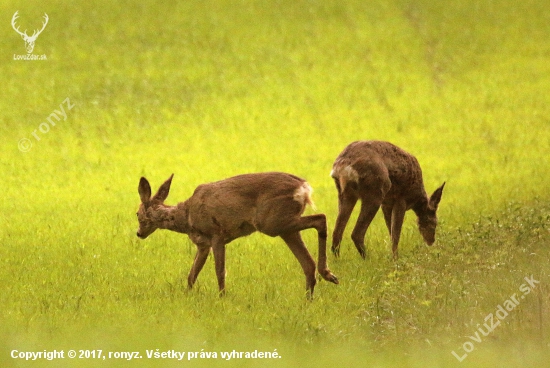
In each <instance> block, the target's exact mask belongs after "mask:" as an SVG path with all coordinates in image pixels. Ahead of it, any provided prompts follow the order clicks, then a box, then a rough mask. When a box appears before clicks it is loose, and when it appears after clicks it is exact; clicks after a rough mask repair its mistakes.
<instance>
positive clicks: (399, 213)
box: [390, 201, 407, 259]
mask: <svg viewBox="0 0 550 368" xmlns="http://www.w3.org/2000/svg"><path fill="white" fill-rule="evenodd" d="M406 211H407V205H406V203H405V201H397V202H395V204H394V205H393V210H392V213H391V231H390V234H391V243H392V248H391V250H392V253H393V258H394V259H397V246H398V244H399V238H400V237H401V227H402V226H403V220H404V219H405V212H406Z"/></svg>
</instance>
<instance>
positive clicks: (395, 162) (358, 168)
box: [330, 141, 445, 258]
mask: <svg viewBox="0 0 550 368" xmlns="http://www.w3.org/2000/svg"><path fill="white" fill-rule="evenodd" d="M330 175H331V176H332V178H333V179H334V182H335V183H336V189H337V190H338V217H337V219H336V225H335V228H334V232H333V234H332V252H333V253H334V255H335V256H339V254H340V242H341V241H342V235H343V233H344V229H345V227H346V224H347V222H348V220H349V218H350V215H351V212H352V211H353V208H354V207H355V204H356V203H357V200H358V199H361V212H360V213H359V217H358V219H357V223H356V224H355V228H354V229H353V232H352V235H351V238H352V240H353V243H354V244H355V247H356V248H357V250H358V251H359V254H360V255H361V257H363V258H365V256H366V252H365V234H366V232H367V228H368V227H369V225H370V223H371V221H372V219H373V218H374V216H375V215H376V212H378V209H379V208H380V206H382V212H383V213H384V220H385V221H386V226H387V228H388V231H389V233H390V237H391V241H392V252H393V257H394V258H397V245H398V244H399V237H400V235H401V226H402V225H403V220H404V218H405V212H406V211H407V210H409V209H412V210H413V211H414V212H415V213H416V215H417V216H418V229H419V230H420V234H422V237H423V238H424V241H425V242H426V243H427V244H428V245H432V244H433V243H434V241H435V229H436V227H437V216H436V212H437V207H438V205H439V201H440V200H441V195H442V193H443V188H444V187H445V183H443V185H441V186H440V187H439V188H437V189H436V191H435V192H434V193H433V194H432V195H431V197H429V198H428V196H427V195H426V191H425V190H424V183H423V182H422V170H421V169H420V165H419V164H418V161H417V160H416V158H415V157H414V156H413V155H411V154H410V153H407V152H405V151H404V150H402V149H401V148H399V147H397V146H395V145H393V144H391V143H389V142H381V141H358V142H353V143H351V144H349V145H348V146H347V147H346V148H345V149H344V150H343V151H342V153H340V155H339V156H338V157H337V158H336V161H334V165H333V167H332V172H331V174H330Z"/></svg>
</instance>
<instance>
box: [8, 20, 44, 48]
mask: <svg viewBox="0 0 550 368" xmlns="http://www.w3.org/2000/svg"><path fill="white" fill-rule="evenodd" d="M18 13H19V11H16V12H15V13H14V14H13V17H12V18H11V26H12V28H13V29H14V31H15V32H17V33H19V35H20V36H21V38H22V39H23V41H25V48H26V49H27V53H29V54H30V53H32V51H33V50H34V43H35V42H36V39H37V38H38V36H39V35H40V33H42V31H43V30H44V28H46V24H48V14H46V13H44V22H43V23H42V29H40V30H37V29H36V30H34V32H33V33H32V35H31V36H29V35H27V30H25V31H24V32H21V31H20V30H19V27H17V26H16V25H15V21H16V20H17V18H19V14H18Z"/></svg>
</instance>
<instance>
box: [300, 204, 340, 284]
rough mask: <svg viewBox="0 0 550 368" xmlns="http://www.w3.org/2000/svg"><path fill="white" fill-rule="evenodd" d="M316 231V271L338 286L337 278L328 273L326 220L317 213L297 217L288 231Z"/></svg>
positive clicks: (322, 215)
mask: <svg viewBox="0 0 550 368" xmlns="http://www.w3.org/2000/svg"><path fill="white" fill-rule="evenodd" d="M312 228H313V229H315V230H317V240H318V243H319V254H318V261H317V270H318V271H319V274H320V275H321V277H322V278H323V279H325V280H327V281H330V282H332V283H335V284H338V278H337V277H336V276H335V275H334V274H333V273H332V272H331V271H330V269H329V268H328V264H327V218H326V216H325V215H324V214H322V213H319V214H316V215H311V216H304V217H299V218H298V219H297V221H296V222H295V223H294V224H293V225H292V226H291V227H290V228H289V231H302V230H305V229H312Z"/></svg>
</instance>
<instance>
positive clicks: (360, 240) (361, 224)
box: [351, 199, 380, 258]
mask: <svg viewBox="0 0 550 368" xmlns="http://www.w3.org/2000/svg"><path fill="white" fill-rule="evenodd" d="M379 208H380V202H379V201H372V200H365V199H363V200H361V212H360V213H359V217H358V218H357V223H356V224H355V227H354V228H353V232H352V233H351V239H352V240H353V243H354V244H355V248H357V251H358V252H359V254H360V255H361V257H363V258H365V257H366V255H367V252H366V249H365V234H366V233H367V229H368V228H369V225H370V223H371V222H372V220H373V219H374V216H375V215H376V212H378V209H379Z"/></svg>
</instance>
